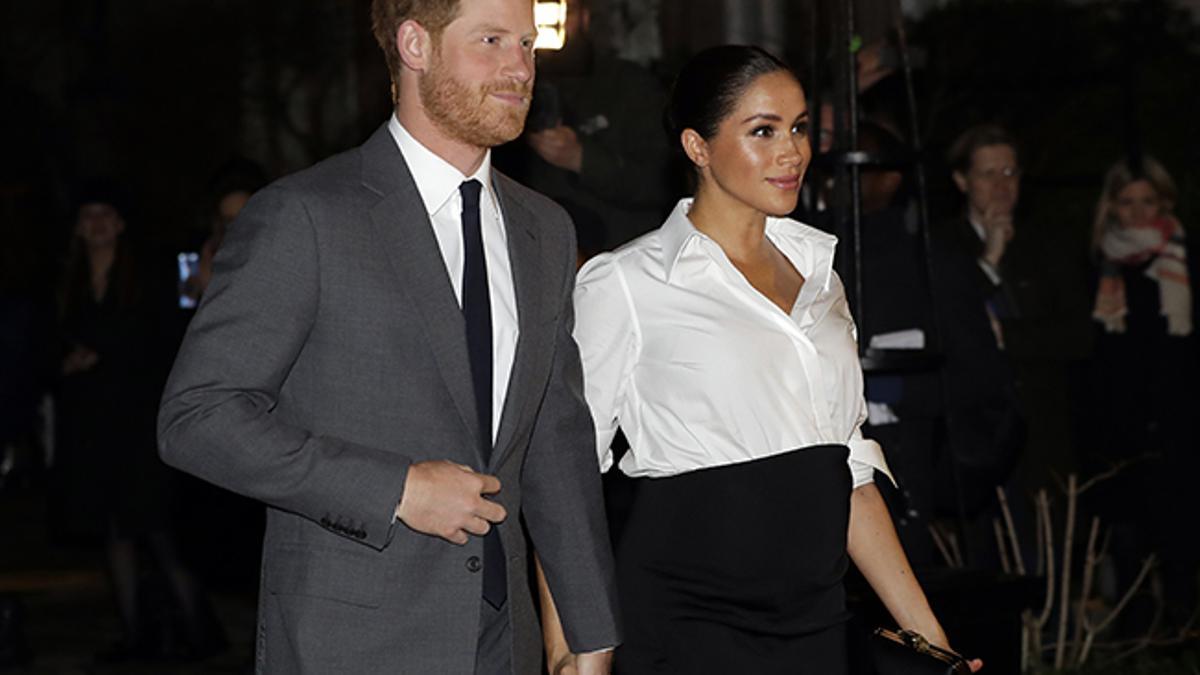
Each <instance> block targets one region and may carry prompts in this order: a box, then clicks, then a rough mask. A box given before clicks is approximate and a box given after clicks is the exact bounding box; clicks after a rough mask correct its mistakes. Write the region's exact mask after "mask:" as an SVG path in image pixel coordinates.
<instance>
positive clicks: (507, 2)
mask: <svg viewBox="0 0 1200 675" xmlns="http://www.w3.org/2000/svg"><path fill="white" fill-rule="evenodd" d="M372 18H373V25H374V28H375V33H376V37H377V39H378V41H379V43H380V45H381V47H382V48H383V50H384V53H385V55H386V57H387V60H388V65H389V68H390V70H391V72H392V77H393V87H394V90H395V100H396V108H395V116H394V118H393V119H391V120H389V122H388V124H387V125H385V126H384V127H383V128H381V129H379V130H378V131H377V132H376V133H375V134H374V135H373V136H372V137H371V138H370V139H369V140H368V141H367V142H366V143H365V144H364V145H362V146H361V147H359V148H357V149H354V150H352V151H350V152H348V153H345V154H342V155H338V156H336V157H333V158H331V159H329V160H327V161H325V162H322V163H320V164H318V165H316V166H314V167H312V168H311V169H308V170H306V171H303V172H300V173H298V174H296V175H294V176H291V177H288V178H285V179H283V180H281V181H278V182H276V183H275V184H273V185H271V186H269V187H268V188H266V189H264V190H263V191H261V192H259V193H258V194H256V195H255V196H254V198H253V199H251V201H250V203H249V204H248V205H247V206H246V207H245V209H244V210H243V211H242V214H241V215H240V216H239V217H238V219H237V221H236V222H235V223H234V224H233V225H232V226H231V227H230V228H229V231H228V233H227V235H226V238H225V240H224V242H223V244H222V246H221V249H220V251H219V253H218V254H217V258H216V262H215V266H214V267H215V271H214V276H213V281H212V283H211V285H210V286H209V288H208V290H207V292H206V293H205V295H204V297H203V299H202V303H201V306H200V308H199V310H198V312H197V314H196V316H195V318H194V320H193V321H192V323H191V326H190V327H189V330H188V334H187V337H186V338H185V342H184V344H183V347H182V349H181V352H180V355H179V358H178V360H177V362H176V364H175V369H174V372H173V373H172V376H171V380H170V383H169V384H168V386H167V390H166V393H165V394H164V399H163V404H162V410H161V413H160V423H159V428H160V434H159V435H160V444H161V448H162V454H163V456H164V458H166V459H167V461H169V462H170V463H172V464H174V465H176V466H179V467H180V468H183V469H185V470H187V471H190V472H192V473H195V474H196V475H198V476H201V477H203V478H205V479H207V480H210V481H212V482H214V483H218V484H220V485H223V486H225V487H228V488H230V489H232V490H235V491H237V492H240V493H242V494H246V495H249V496H252V497H255V498H257V499H260V500H262V501H263V502H265V503H266V504H267V506H268V518H267V529H266V536H265V541H264V545H263V571H262V589H261V596H260V598H261V599H260V605H259V630H258V644H257V659H258V661H257V667H258V671H259V672H262V673H288V674H293V673H356V674H359V673H420V674H425V673H455V674H461V673H479V674H483V673H487V674H489V675H490V674H499V673H522V674H523V673H534V672H538V671H539V669H540V667H541V666H540V652H539V648H538V647H539V645H538V631H537V624H536V620H535V615H534V608H533V603H532V599H531V597H530V593H529V589H528V583H527V579H528V576H527V572H528V569H529V564H528V562H527V559H526V541H525V538H524V536H523V535H522V527H521V526H522V524H524V525H526V526H527V528H528V531H529V533H530V535H531V538H532V541H533V544H534V548H535V550H536V551H537V553H538V555H539V557H540V560H541V562H542V567H543V568H544V572H545V577H546V578H547V579H548V581H549V590H550V591H551V592H552V593H553V596H554V600H555V601H557V607H558V611H559V614H560V615H561V617H562V621H563V624H564V626H565V629H566V634H567V636H568V641H569V644H570V646H571V648H572V651H575V652H594V651H601V652H602V653H599V654H590V655H588V656H589V658H587V659H583V660H581V661H580V663H579V666H580V671H581V672H583V671H584V670H585V669H586V668H587V667H590V666H600V667H601V668H603V667H604V666H605V665H606V663H607V659H608V653H607V652H603V651H602V650H607V649H611V648H612V647H613V646H615V645H616V644H617V642H618V634H617V627H616V619H615V615H616V611H615V607H614V605H615V601H614V597H615V593H614V588H613V582H612V561H611V553H610V552H609V549H608V540H607V531H606V526H605V523H604V517H603V510H602V505H601V502H600V491H599V475H598V472H597V471H596V464H595V462H596V459H595V453H594V448H593V447H591V444H592V442H591V441H590V440H589V439H590V438H591V434H592V429H591V421H590V418H589V415H588V411H587V407H586V405H585V403H584V400H583V397H582V382H581V379H582V376H581V372H580V366H579V357H578V353H577V350H576V346H575V344H574V342H573V341H572V339H571V329H572V321H573V320H572V308H571V300H570V298H571V292H572V288H573V285H574V274H573V272H574V259H575V253H574V238H573V237H572V234H571V224H570V221H569V220H568V218H567V217H566V215H565V214H564V213H563V212H562V210H561V209H559V208H557V207H556V206H554V205H553V204H552V203H551V202H550V201H549V200H547V199H545V198H544V197H541V196H540V195H537V194H536V193H533V192H531V191H529V190H527V189H524V188H522V187H521V186H519V185H517V184H516V183H514V182H512V181H511V180H509V179H507V178H506V177H504V176H503V175H500V174H498V173H495V172H493V171H492V170H491V168H490V153H489V148H491V147H492V146H495V145H497V144H499V143H503V142H506V141H508V140H511V139H513V138H515V137H517V136H518V135H519V134H520V132H521V127H522V124H523V122H524V118H525V114H526V111H527V109H528V104H529V93H530V89H531V85H532V83H533V52H532V46H533V40H534V35H535V29H534V25H533V17H532V11H531V5H530V3H529V2H528V0H458V1H455V0H375V2H374V3H373V4H372ZM522 517H523V523H522V522H521V521H522ZM597 672H599V671H597Z"/></svg>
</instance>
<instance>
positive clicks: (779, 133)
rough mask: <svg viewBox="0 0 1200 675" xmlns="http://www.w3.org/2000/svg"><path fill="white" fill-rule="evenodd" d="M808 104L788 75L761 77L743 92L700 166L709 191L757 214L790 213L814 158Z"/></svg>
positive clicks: (702, 156) (794, 81)
mask: <svg viewBox="0 0 1200 675" xmlns="http://www.w3.org/2000/svg"><path fill="white" fill-rule="evenodd" d="M808 129H809V126H808V104H807V102H806V101H805V98H804V90H803V89H802V88H801V87H800V83H799V82H797V81H796V79H795V78H794V77H792V75H791V74H790V73H787V72H785V71H778V72H774V73H768V74H766V75H761V76H759V77H758V79H756V80H754V82H752V83H751V84H750V86H749V87H747V88H746V91H745V92H743V94H742V96H741V98H740V99H738V102H737V105H736V106H735V107H734V109H733V111H732V112H731V113H730V114H729V115H728V116H727V117H726V118H725V119H724V120H722V121H721V124H720V126H719V127H718V128H717V133H716V135H714V136H713V137H712V138H710V139H708V141H707V142H706V143H705V146H706V150H707V151H706V152H705V153H703V154H702V155H701V156H700V157H693V161H696V160H697V159H699V160H700V161H697V164H699V165H700V167H701V172H702V174H703V175H704V178H705V181H704V182H705V186H704V188H706V189H716V190H719V191H721V192H723V193H725V194H726V195H728V196H730V197H732V198H733V199H735V200H736V201H739V202H741V203H743V204H745V205H747V206H750V207H752V208H754V209H755V210H757V211H760V212H762V213H766V214H769V215H774V216H782V215H787V214H789V213H791V212H792V211H793V210H794V209H795V208H796V200H797V198H798V197H799V194H800V181H801V180H802V179H803V178H804V171H805V169H807V168H808V162H809V160H810V159H811V158H812V147H811V146H810V145H809V134H808Z"/></svg>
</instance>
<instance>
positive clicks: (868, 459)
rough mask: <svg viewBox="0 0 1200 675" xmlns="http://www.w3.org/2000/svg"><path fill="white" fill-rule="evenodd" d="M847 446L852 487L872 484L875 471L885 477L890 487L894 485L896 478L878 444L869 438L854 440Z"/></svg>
mask: <svg viewBox="0 0 1200 675" xmlns="http://www.w3.org/2000/svg"><path fill="white" fill-rule="evenodd" d="M847 446H848V447H849V448H850V473H851V475H852V476H853V478H854V487H856V488H859V487H862V486H864V485H866V484H867V483H870V482H873V481H874V480H875V471H876V470H878V471H879V472H880V473H882V474H883V475H885V476H887V477H888V480H890V481H891V482H892V485H895V484H896V478H895V476H893V475H892V470H891V469H890V468H888V465H887V460H886V459H884V457H883V448H881V447H879V444H878V443H876V442H875V441H873V440H871V439H869V438H855V439H852V440H851V441H850V442H849V443H848V444H847Z"/></svg>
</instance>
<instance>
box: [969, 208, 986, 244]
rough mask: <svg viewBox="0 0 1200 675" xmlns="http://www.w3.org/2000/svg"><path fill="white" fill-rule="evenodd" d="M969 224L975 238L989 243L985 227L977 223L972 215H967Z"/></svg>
mask: <svg viewBox="0 0 1200 675" xmlns="http://www.w3.org/2000/svg"><path fill="white" fill-rule="evenodd" d="M967 224H968V225H970V226H971V229H972V230H974V231H975V236H977V237H979V241H987V232H986V231H985V230H984V229H983V225H982V224H980V223H978V222H976V221H975V219H974V218H972V217H971V214H970V213H968V214H967Z"/></svg>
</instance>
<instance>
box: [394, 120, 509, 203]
mask: <svg viewBox="0 0 1200 675" xmlns="http://www.w3.org/2000/svg"><path fill="white" fill-rule="evenodd" d="M388 131H390V132H391V133H392V138H393V139H394V140H395V141H396V146H397V147H399V148H400V152H401V154H403V155H404V161H405V163H407V164H408V170H409V173H411V174H412V177H413V182H415V183H416V184H417V192H418V193H419V194H420V195H421V202H422V203H424V204H425V211H426V212H427V213H428V214H429V215H431V216H432V215H433V214H435V213H437V212H438V211H440V210H441V209H442V207H443V206H445V205H446V202H448V201H450V198H451V197H453V196H454V195H455V194H457V193H458V188H459V186H460V185H462V184H463V182H464V181H468V180H471V179H475V180H477V181H479V182H480V183H482V184H483V191H484V193H485V194H487V195H488V199H489V200H491V202H492V204H493V206H495V205H496V195H495V192H494V191H493V190H492V151H491V150H490V149H489V150H488V151H487V152H486V153H484V155H483V161H482V162H480V164H479V168H478V169H476V170H475V173H473V174H471V175H470V176H467V175H465V174H463V172H461V171H459V170H458V169H456V168H455V167H454V165H453V164H451V163H450V162H447V161H446V160H444V159H442V158H441V157H439V156H438V155H437V154H436V153H434V152H433V151H432V150H430V149H429V148H427V147H425V146H424V145H421V142H420V141H418V140H417V139H416V138H413V135H412V134H410V133H409V132H408V129H405V128H404V125H402V124H400V120H398V119H396V116H395V115H394V114H393V115H392V117H391V119H390V120H388ZM497 210H499V209H498V208H497Z"/></svg>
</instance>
